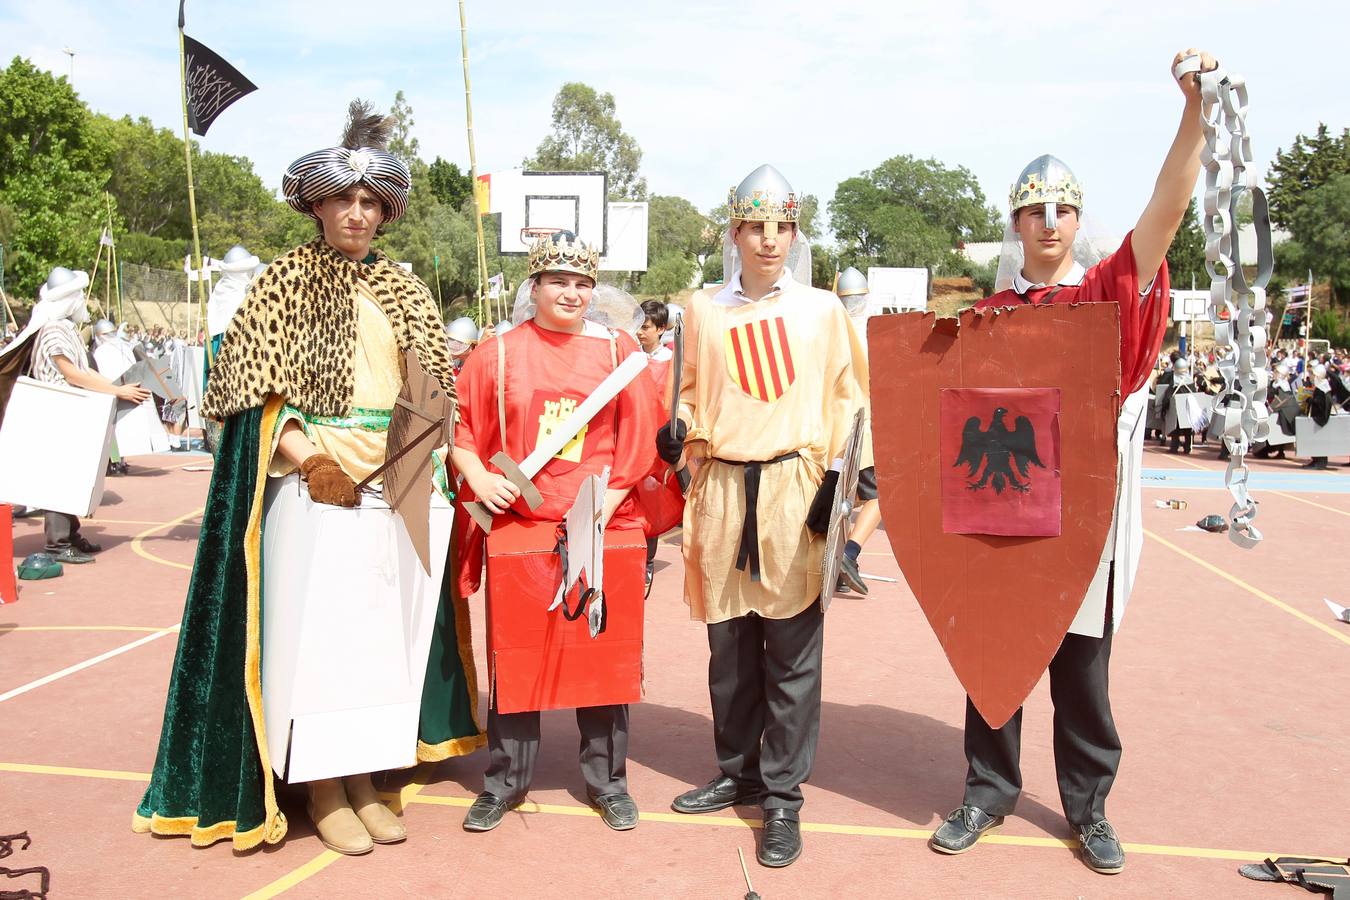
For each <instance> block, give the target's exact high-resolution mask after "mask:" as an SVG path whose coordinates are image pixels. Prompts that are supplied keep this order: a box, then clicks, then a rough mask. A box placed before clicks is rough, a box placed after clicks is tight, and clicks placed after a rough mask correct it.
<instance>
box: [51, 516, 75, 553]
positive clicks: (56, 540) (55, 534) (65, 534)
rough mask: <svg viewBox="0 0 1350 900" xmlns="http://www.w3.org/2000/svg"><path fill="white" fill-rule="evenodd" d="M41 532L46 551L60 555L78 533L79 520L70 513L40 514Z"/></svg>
mask: <svg viewBox="0 0 1350 900" xmlns="http://www.w3.org/2000/svg"><path fill="white" fill-rule="evenodd" d="M42 532H43V536H44V537H45V538H46V541H47V547H46V549H47V551H48V552H50V553H60V552H61V551H62V550H64V549H66V548H67V547H69V546H70V539H71V538H73V537H74V536H75V535H77V534H79V533H80V520H79V518H77V517H76V516H72V515H71V514H70V513H62V512H51V511H50V510H49V511H47V512H44V513H43V514H42Z"/></svg>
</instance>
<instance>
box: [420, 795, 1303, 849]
mask: <svg viewBox="0 0 1350 900" xmlns="http://www.w3.org/2000/svg"><path fill="white" fill-rule="evenodd" d="M412 802H413V803H429V804H434V805H437V806H453V807H461V808H467V807H469V806H472V805H473V798H472V797H442V796H437V795H434V794H430V795H428V794H423V795H421V796H418V797H414V798H413V799H412ZM516 811H517V812H522V813H525V814H527V815H541V814H542V815H555V816H584V817H594V818H598V817H599V815H600V813H599V812H597V811H596V810H594V809H591V808H590V807H588V806H563V805H557V804H551V803H535V802H533V801H526V802H525V803H522V804H521V805H520V806H519V807H517V809H516ZM641 818H642V821H644V822H669V823H671V824H677V825H698V826H703V827H712V828H747V829H753V828H761V827H763V824H764V823H763V822H762V821H761V820H759V819H742V818H740V817H739V816H689V815H681V814H679V813H662V812H643V813H642V814H641ZM801 828H802V831H810V832H815V833H817V834H842V835H850V836H855V837H887V838H902V839H905V840H916V841H927V840H928V838H929V837H931V836H932V831H930V830H929V829H926V828H888V827H884V826H878V825H833V824H828V823H824V822H802V823H801ZM980 843H982V844H1003V845H1005V846H1012V847H1050V848H1055V849H1059V848H1064V849H1076V848H1077V847H1078V842H1077V841H1076V840H1066V839H1063V838H1052V837H1030V836H1028V837H1021V836H1015V835H1004V834H991V835H987V836H985V837H983V838H981V839H980ZM1122 846H1124V848H1125V850H1126V851H1128V852H1130V853H1139V854H1143V855H1145V856H1181V857H1191V858H1195V859H1233V860H1245V861H1252V860H1261V859H1266V858H1267V857H1269V858H1272V859H1273V858H1274V857H1275V856H1307V854H1293V853H1278V854H1271V853H1267V852H1264V851H1258V850H1225V849H1221V848H1214V847H1178V846H1172V845H1170V844H1131V843H1126V844H1123V845H1122ZM1312 858H1315V859H1325V858H1326V857H1320V856H1314V857H1312Z"/></svg>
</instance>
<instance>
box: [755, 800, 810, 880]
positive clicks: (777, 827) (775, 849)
mask: <svg viewBox="0 0 1350 900" xmlns="http://www.w3.org/2000/svg"><path fill="white" fill-rule="evenodd" d="M801 855H802V823H801V821H800V819H799V817H798V815H797V811H796V810H795V809H767V810H765V811H764V828H763V830H762V833H761V834H760V838H759V852H758V853H757V854H756V858H757V859H758V860H759V864H760V865H761V866H768V867H770V868H772V869H781V868H782V867H783V866H790V865H792V863H793V862H794V861H795V860H796V859H797V857H799V856H801Z"/></svg>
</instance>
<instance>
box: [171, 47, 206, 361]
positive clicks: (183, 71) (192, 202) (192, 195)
mask: <svg viewBox="0 0 1350 900" xmlns="http://www.w3.org/2000/svg"><path fill="white" fill-rule="evenodd" d="M178 82H179V84H180V85H181V87H182V95H183V158H184V159H185V160H186V161H187V183H188V185H187V187H188V215H189V216H190V217H191V219H192V254H193V257H194V259H195V260H196V263H195V268H196V269H197V273H198V276H199V277H198V278H197V298H198V300H199V301H200V303H201V309H202V312H201V315H202V317H203V318H205V315H206V282H205V281H204V280H202V277H201V276H202V275H203V274H204V273H203V271H202V270H203V269H205V268H206V267H205V266H204V265H202V239H201V236H200V234H199V232H198V230H197V192H196V190H195V189H194V188H193V186H192V133H191V132H190V131H189V130H188V94H187V50H186V47H185V44H184V42H183V26H182V25H181V24H180V25H179V26H178ZM190 280H191V276H189V281H190ZM191 302H192V286H191V284H189V285H188V303H189V307H188V330H189V332H190V331H191V330H192V308H191ZM214 363H215V359H214V357H213V354H212V353H211V342H210V341H207V342H206V365H207V368H210V367H211V366H212V365H213V364H214Z"/></svg>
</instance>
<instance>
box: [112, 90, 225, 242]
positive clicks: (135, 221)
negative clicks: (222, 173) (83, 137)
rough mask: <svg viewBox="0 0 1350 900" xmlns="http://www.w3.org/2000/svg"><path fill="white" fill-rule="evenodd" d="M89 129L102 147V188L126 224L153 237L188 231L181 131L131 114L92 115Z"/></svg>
mask: <svg viewBox="0 0 1350 900" xmlns="http://www.w3.org/2000/svg"><path fill="white" fill-rule="evenodd" d="M91 131H92V132H93V134H94V135H95V138H96V140H97V141H98V142H99V143H100V144H101V145H102V146H103V147H104V148H106V152H107V154H108V169H109V178H108V182H107V185H106V188H107V190H108V191H109V192H110V193H111V194H112V195H113V199H114V200H115V201H116V202H117V210H118V212H120V213H121V215H122V218H123V220H124V221H125V222H126V226H127V229H128V230H129V231H133V232H138V233H140V234H145V235H150V236H152V237H153V236H155V235H160V236H162V237H175V238H177V237H184V236H191V226H192V223H191V220H190V219H189V218H188V202H187V190H186V184H187V169H186V167H185V163H184V160H183V139H182V137H181V136H179V135H175V134H174V133H173V132H171V131H169V129H167V128H156V127H155V126H154V123H152V122H151V121H150V120H149V119H147V118H144V117H142V118H140V119H136V120H134V121H133V120H132V119H131V117H130V116H125V117H123V118H121V119H111V118H108V117H107V116H94V117H93V121H92V123H91ZM203 199H205V192H203ZM161 233H162V234H161ZM138 261H139V260H138Z"/></svg>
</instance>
